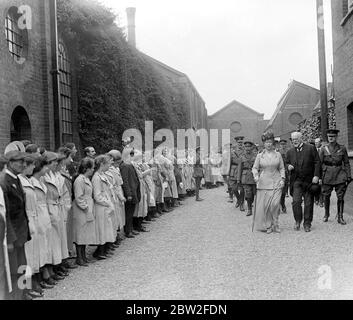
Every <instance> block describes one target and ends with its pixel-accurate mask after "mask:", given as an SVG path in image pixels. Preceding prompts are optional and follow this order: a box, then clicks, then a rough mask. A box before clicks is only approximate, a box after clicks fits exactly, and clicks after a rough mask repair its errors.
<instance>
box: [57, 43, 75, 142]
mask: <svg viewBox="0 0 353 320" xmlns="http://www.w3.org/2000/svg"><path fill="white" fill-rule="evenodd" d="M59 71H60V81H59V83H60V110H61V130H62V135H63V136H62V140H63V143H66V142H72V95H71V72H70V61H69V59H68V56H67V52H66V50H65V47H64V45H63V44H62V43H59Z"/></svg>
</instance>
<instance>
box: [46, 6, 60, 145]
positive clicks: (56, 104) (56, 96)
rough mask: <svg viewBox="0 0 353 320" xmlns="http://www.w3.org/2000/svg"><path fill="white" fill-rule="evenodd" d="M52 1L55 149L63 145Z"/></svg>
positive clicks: (56, 39)
mask: <svg viewBox="0 0 353 320" xmlns="http://www.w3.org/2000/svg"><path fill="white" fill-rule="evenodd" d="M49 1H50V35H51V55H52V70H51V71H50V74H51V75H52V80H53V103H54V130H55V149H58V148H59V147H60V146H61V145H62V134H61V112H60V102H59V98H60V87H59V86H60V84H59V74H60V72H59V62H58V46H59V43H58V20H57V4H56V0H49Z"/></svg>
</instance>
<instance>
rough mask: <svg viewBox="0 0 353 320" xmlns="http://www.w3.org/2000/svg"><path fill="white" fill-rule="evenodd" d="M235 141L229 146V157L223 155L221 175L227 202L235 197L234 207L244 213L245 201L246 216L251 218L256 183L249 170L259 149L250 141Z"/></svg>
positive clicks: (242, 139)
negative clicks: (245, 205)
mask: <svg viewBox="0 0 353 320" xmlns="http://www.w3.org/2000/svg"><path fill="white" fill-rule="evenodd" d="M235 141H236V143H235V145H233V144H230V155H228V154H224V158H223V167H222V171H223V172H222V174H223V178H224V181H225V182H226V183H227V186H228V193H229V200H228V201H229V202H231V203H233V201H234V196H235V198H236V200H237V202H236V205H235V207H236V208H239V209H240V211H245V208H244V201H245V200H246V202H247V209H248V211H247V216H251V215H252V208H253V203H254V199H255V194H256V183H255V180H254V177H253V174H252V172H251V170H252V167H253V165H254V162H255V159H256V156H257V153H258V151H259V147H258V146H257V145H255V144H254V143H253V142H252V141H244V137H241V136H239V137H235ZM228 159H229V161H228Z"/></svg>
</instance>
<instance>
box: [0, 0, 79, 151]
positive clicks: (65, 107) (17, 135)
mask: <svg viewBox="0 0 353 320" xmlns="http://www.w3.org/2000/svg"><path fill="white" fill-rule="evenodd" d="M0 12H1V13H2V14H1V15H0V26H1V28H3V32H1V33H0V34H1V35H0V70H1V72H0V113H1V118H0V152H3V151H4V148H5V146H6V145H7V144H8V143H9V142H10V141H14V140H30V141H32V142H34V143H37V144H39V145H40V146H44V147H45V148H47V149H51V150H55V149H56V148H58V147H59V146H60V145H61V144H62V143H63V142H68V141H75V142H76V143H77V142H78V133H77V125H76V124H75V119H76V112H77V111H76V110H77V99H76V98H75V96H76V95H75V92H76V90H75V83H74V81H73V79H74V75H73V70H72V69H71V67H70V58H69V57H70V54H69V51H68V50H67V48H66V47H65V44H64V42H63V41H62V38H61V37H60V34H59V35H58V32H57V26H56V2H55V0H49V1H48V0H27V1H26V2H25V5H24V2H23V1H18V0H2V1H0Z"/></svg>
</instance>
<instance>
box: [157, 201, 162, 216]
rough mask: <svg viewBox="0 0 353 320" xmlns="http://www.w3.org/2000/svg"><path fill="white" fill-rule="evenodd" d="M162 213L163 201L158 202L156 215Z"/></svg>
mask: <svg viewBox="0 0 353 320" xmlns="http://www.w3.org/2000/svg"><path fill="white" fill-rule="evenodd" d="M161 214H162V208H161V203H157V206H156V216H157V218H158V215H161Z"/></svg>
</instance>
